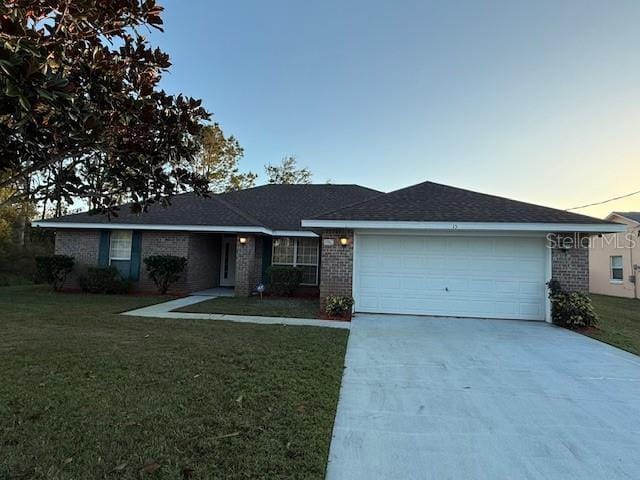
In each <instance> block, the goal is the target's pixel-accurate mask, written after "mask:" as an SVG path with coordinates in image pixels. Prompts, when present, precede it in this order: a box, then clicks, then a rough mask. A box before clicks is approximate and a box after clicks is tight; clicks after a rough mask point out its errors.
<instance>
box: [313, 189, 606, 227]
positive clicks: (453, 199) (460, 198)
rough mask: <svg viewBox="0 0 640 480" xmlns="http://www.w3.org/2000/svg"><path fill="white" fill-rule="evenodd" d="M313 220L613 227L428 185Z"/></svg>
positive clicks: (575, 216)
mask: <svg viewBox="0 0 640 480" xmlns="http://www.w3.org/2000/svg"><path fill="white" fill-rule="evenodd" d="M313 220H368V221H408V222H412V221H415V222H505V223H507V222H508V223H512V222H513V223H578V224H610V223H611V222H606V221H604V220H600V219H597V218H592V217H588V216H585V215H579V214H576V213H571V212H566V211H564V210H556V209H554V208H548V207H541V206H539V205H533V204H530V203H524V202H519V201H516V200H510V199H508V198H503V197H496V196H494V195H487V194H484V193H477V192H472V191H469V190H463V189H461V188H455V187H449V186H446V185H440V184H438V183H433V182H424V183H419V184H417V185H413V186H410V187H407V188H403V189H400V190H396V191H393V192H390V193H387V194H384V195H380V196H377V197H374V198H372V199H370V200H365V201H363V202H360V203H358V204H356V205H352V206H349V207H345V208H340V209H337V210H335V211H333V212H329V213H324V214H321V215H318V216H316V217H314V218H313Z"/></svg>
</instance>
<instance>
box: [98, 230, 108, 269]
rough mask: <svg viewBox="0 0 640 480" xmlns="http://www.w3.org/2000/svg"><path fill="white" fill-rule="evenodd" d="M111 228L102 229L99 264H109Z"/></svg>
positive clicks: (102, 265)
mask: <svg viewBox="0 0 640 480" xmlns="http://www.w3.org/2000/svg"><path fill="white" fill-rule="evenodd" d="M109 236H110V235H109V230H102V231H100V249H99V250H98V265H99V266H100V267H108V266H109Z"/></svg>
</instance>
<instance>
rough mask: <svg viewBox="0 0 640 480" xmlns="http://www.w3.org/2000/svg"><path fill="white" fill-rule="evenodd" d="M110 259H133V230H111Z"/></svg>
mask: <svg viewBox="0 0 640 480" xmlns="http://www.w3.org/2000/svg"><path fill="white" fill-rule="evenodd" d="M109 260H131V230H114V231H112V232H111V241H110V242H109Z"/></svg>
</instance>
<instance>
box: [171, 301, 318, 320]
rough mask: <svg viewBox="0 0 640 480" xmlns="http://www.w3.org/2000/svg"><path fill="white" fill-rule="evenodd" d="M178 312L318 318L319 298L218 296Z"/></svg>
mask: <svg viewBox="0 0 640 480" xmlns="http://www.w3.org/2000/svg"><path fill="white" fill-rule="evenodd" d="M176 311H177V312H189V313H226V314H232V315H262V316H265V317H293V318H318V313H319V312H320V302H319V300H318V299H317V298H272V297H264V298H263V299H262V300H261V299H260V297H257V296H254V297H218V298H213V299H211V300H207V301H205V302H201V303H196V304H194V305H188V306H186V307H182V308H180V309H178V310H176Z"/></svg>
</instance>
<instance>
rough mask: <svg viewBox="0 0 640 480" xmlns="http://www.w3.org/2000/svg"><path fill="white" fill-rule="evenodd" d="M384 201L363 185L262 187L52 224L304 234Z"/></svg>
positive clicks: (69, 218) (85, 215)
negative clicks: (327, 217)
mask: <svg viewBox="0 0 640 480" xmlns="http://www.w3.org/2000/svg"><path fill="white" fill-rule="evenodd" d="M378 195H381V192H378V191H376V190H372V189H370V188H366V187H361V186H359V185H331V184H317V185H314V184H306V185H263V186H260V187H254V188H249V189H246V190H240V191H237V192H229V193H223V194H219V195H211V196H209V197H202V196H199V195H196V194H194V193H184V194H181V195H176V196H175V197H173V198H172V200H171V205H170V206H168V207H166V208H165V207H162V206H161V205H157V204H155V205H152V206H150V207H149V209H148V210H147V212H145V213H142V214H134V213H131V211H130V210H129V208H128V205H123V206H122V207H121V209H120V212H119V214H118V216H117V217H112V218H111V219H107V217H106V216H101V215H95V214H90V213H86V212H85V213H78V214H74V215H67V216H64V217H60V218H57V219H54V220H50V221H48V222H58V223H111V224H134V225H172V226H174V225H178V226H179V225H196V226H251V227H254V226H255V227H265V228H267V229H271V230H300V229H301V228H300V221H301V220H302V218H305V217H312V216H315V215H318V214H320V213H322V212H326V211H330V210H335V209H336V208H339V207H341V206H344V205H350V204H353V203H357V202H361V201H363V200H366V199H369V198H372V197H375V196H378Z"/></svg>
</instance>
